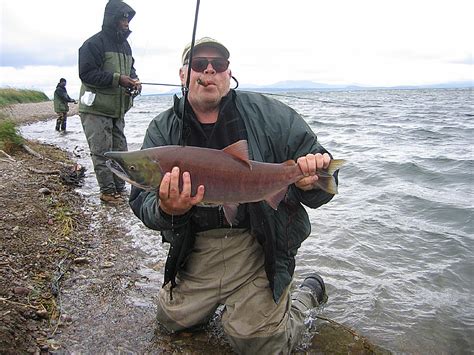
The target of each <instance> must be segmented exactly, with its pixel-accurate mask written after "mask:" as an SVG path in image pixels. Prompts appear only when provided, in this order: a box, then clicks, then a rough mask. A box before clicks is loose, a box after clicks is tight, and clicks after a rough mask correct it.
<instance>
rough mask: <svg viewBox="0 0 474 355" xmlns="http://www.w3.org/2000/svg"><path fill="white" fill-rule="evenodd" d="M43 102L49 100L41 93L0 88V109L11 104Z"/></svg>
mask: <svg viewBox="0 0 474 355" xmlns="http://www.w3.org/2000/svg"><path fill="white" fill-rule="evenodd" d="M43 101H49V98H48V96H46V94H45V93H44V92H42V91H37V90H26V89H10V88H0V107H3V106H6V105H11V104H19V103H20V104H21V103H27V102H43Z"/></svg>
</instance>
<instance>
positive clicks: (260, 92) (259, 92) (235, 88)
mask: <svg viewBox="0 0 474 355" xmlns="http://www.w3.org/2000/svg"><path fill="white" fill-rule="evenodd" d="M232 79H233V80H234V81H235V83H236V86H235V87H234V90H237V88H238V87H239V82H238V81H237V79H236V78H235V77H234V76H232ZM140 84H142V85H155V86H172V87H180V88H182V85H181V84H165V83H140ZM187 85H189V83H187ZM239 91H242V92H252V93H258V94H263V95H269V96H279V97H285V98H289V99H298V100H306V101H311V102H320V103H323V104H332V105H338V106H350V105H347V104H343V103H340V102H334V101H328V100H319V99H314V98H311V97H304V96H296V95H284V94H275V93H272V92H265V91H253V90H245V89H239Z"/></svg>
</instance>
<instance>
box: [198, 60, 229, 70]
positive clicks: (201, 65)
mask: <svg viewBox="0 0 474 355" xmlns="http://www.w3.org/2000/svg"><path fill="white" fill-rule="evenodd" d="M209 63H211V65H212V67H213V68H214V70H215V71H216V72H218V73H222V72H224V71H226V70H227V68H229V61H228V60H227V59H224V58H213V59H207V58H203V57H195V58H193V60H192V62H191V68H192V69H193V70H194V71H195V72H198V73H202V72H204V70H206V69H207V66H208V65H209Z"/></svg>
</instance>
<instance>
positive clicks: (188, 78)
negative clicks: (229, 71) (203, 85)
mask: <svg viewBox="0 0 474 355" xmlns="http://www.w3.org/2000/svg"><path fill="white" fill-rule="evenodd" d="M200 4H201V0H197V1H196V11H195V13H194V26H193V37H192V39H191V48H189V57H188V64H189V65H188V75H187V77H186V85H185V86H184V87H183V88H182V89H181V90H182V92H183V96H184V105H183V123H182V125H181V132H180V141H181V145H183V146H185V145H186V142H185V139H184V138H185V137H184V128H185V126H186V124H185V123H186V102H188V93H189V83H190V80H191V61H192V60H193V51H194V42H195V40H196V28H197V20H198V16H199V5H200Z"/></svg>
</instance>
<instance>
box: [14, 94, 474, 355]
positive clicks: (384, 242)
mask: <svg viewBox="0 0 474 355" xmlns="http://www.w3.org/2000/svg"><path fill="white" fill-rule="evenodd" d="M279 94H280V95H287V96H278V97H277V98H278V99H279V100H281V101H283V102H285V103H287V104H289V105H290V106H292V107H293V108H294V109H295V110H296V111H298V112H299V113H300V114H301V115H302V116H303V117H304V118H305V119H306V121H307V122H308V123H309V124H310V125H311V127H312V128H313V129H314V131H315V132H316V133H317V135H318V138H319V140H320V142H321V143H322V144H323V146H324V147H326V148H327V149H328V150H329V151H330V152H331V153H332V154H333V155H334V157H335V158H344V159H347V160H348V163H347V165H346V166H344V167H343V168H342V169H341V172H340V175H339V176H340V187H339V195H337V196H336V197H335V198H334V199H333V200H332V201H331V202H330V203H329V204H327V205H325V206H323V207H321V208H319V209H316V210H310V211H309V214H310V217H311V221H312V233H311V236H310V237H309V238H308V239H307V240H306V241H305V242H304V243H303V245H302V247H301V249H300V251H299V254H298V258H297V268H296V275H295V278H296V281H298V282H300V281H302V279H304V277H305V276H306V275H307V274H308V273H310V272H314V271H317V272H319V273H320V274H321V275H322V276H323V277H324V279H325V281H326V283H327V284H328V294H329V302H328V304H327V306H326V307H325V308H324V311H323V315H324V316H326V317H328V318H331V319H334V320H335V321H337V322H340V323H343V324H345V325H347V326H349V327H351V328H353V329H355V330H356V331H357V332H359V333H361V334H362V335H365V336H367V337H368V338H369V339H370V340H372V341H373V342H374V343H376V344H378V345H380V346H382V347H385V348H386V349H389V350H391V351H393V352H397V353H402V352H405V353H436V354H440V353H456V354H459V353H472V351H473V350H474V341H473V337H474V297H473V294H474V292H473V291H474V250H473V249H474V233H473V232H474V224H473V214H474V213H473V211H474V191H473V186H474V154H473V153H474V151H473V149H474V144H473V143H474V107H473V103H474V96H473V90H472V89H459V90H457V89H430V90H428V89H427V90H374V91H333V92H317V91H305V92H287V93H279ZM171 103H172V98H171V96H142V97H138V99H137V100H136V103H135V106H134V108H133V109H132V110H131V111H130V112H129V113H128V114H127V116H126V124H127V126H126V132H125V133H126V136H127V139H128V141H129V149H130V150H135V149H139V148H140V146H141V143H142V140H143V136H144V133H145V130H146V128H147V126H148V123H149V121H150V120H151V119H152V118H153V117H154V116H156V115H157V114H158V113H159V112H161V111H163V110H165V109H167V108H168V107H169V106H170V105H171ZM21 131H22V134H23V135H24V136H25V137H27V138H32V139H37V140H40V141H42V142H46V143H53V144H56V145H58V146H59V147H61V148H64V149H67V150H70V151H74V152H75V153H76V154H78V155H79V157H78V158H77V159H78V160H79V162H80V163H82V164H83V165H85V166H86V167H87V168H88V172H87V178H86V183H85V186H84V187H83V188H82V189H81V192H82V193H83V194H84V195H86V196H87V197H89V198H90V199H91V201H92V202H93V203H97V204H98V203H99V202H98V193H97V186H96V182H95V177H94V175H93V169H92V167H91V162H90V159H89V157H88V148H87V144H86V141H85V137H84V134H83V132H82V127H81V124H80V120H79V118H78V116H73V117H71V118H69V120H68V133H67V134H62V133H58V132H55V131H54V121H48V122H39V123H35V124H32V125H28V126H23V127H22V128H21ZM131 216H132V217H131ZM122 219H123V220H122V221H121V223H123V224H124V226H126V228H128V229H129V230H130V234H131V235H132V236H133V241H134V243H135V245H136V246H137V247H139V248H141V249H142V250H144V251H146V253H147V255H149V258H150V259H153V258H155V259H157V258H164V257H165V255H166V248H165V247H164V246H163V245H162V244H161V243H160V240H161V239H160V238H159V236H158V235H157V233H156V232H152V231H149V230H147V229H146V228H144V227H143V226H142V225H141V223H140V222H139V221H138V219H136V218H135V217H134V216H133V214H131V213H130V215H127V216H123V218H122ZM142 272H143V273H146V274H147V276H148V277H149V278H150V280H152V283H153V285H151V286H150V285H148V287H156V290H158V289H159V288H160V286H161V281H162V275H160V274H158V275H157V274H156V272H153V271H152V270H147V269H146V268H144V269H143V271H142ZM135 301H136V302H137V303H140V302H151V300H140V299H137V300H135Z"/></svg>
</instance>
